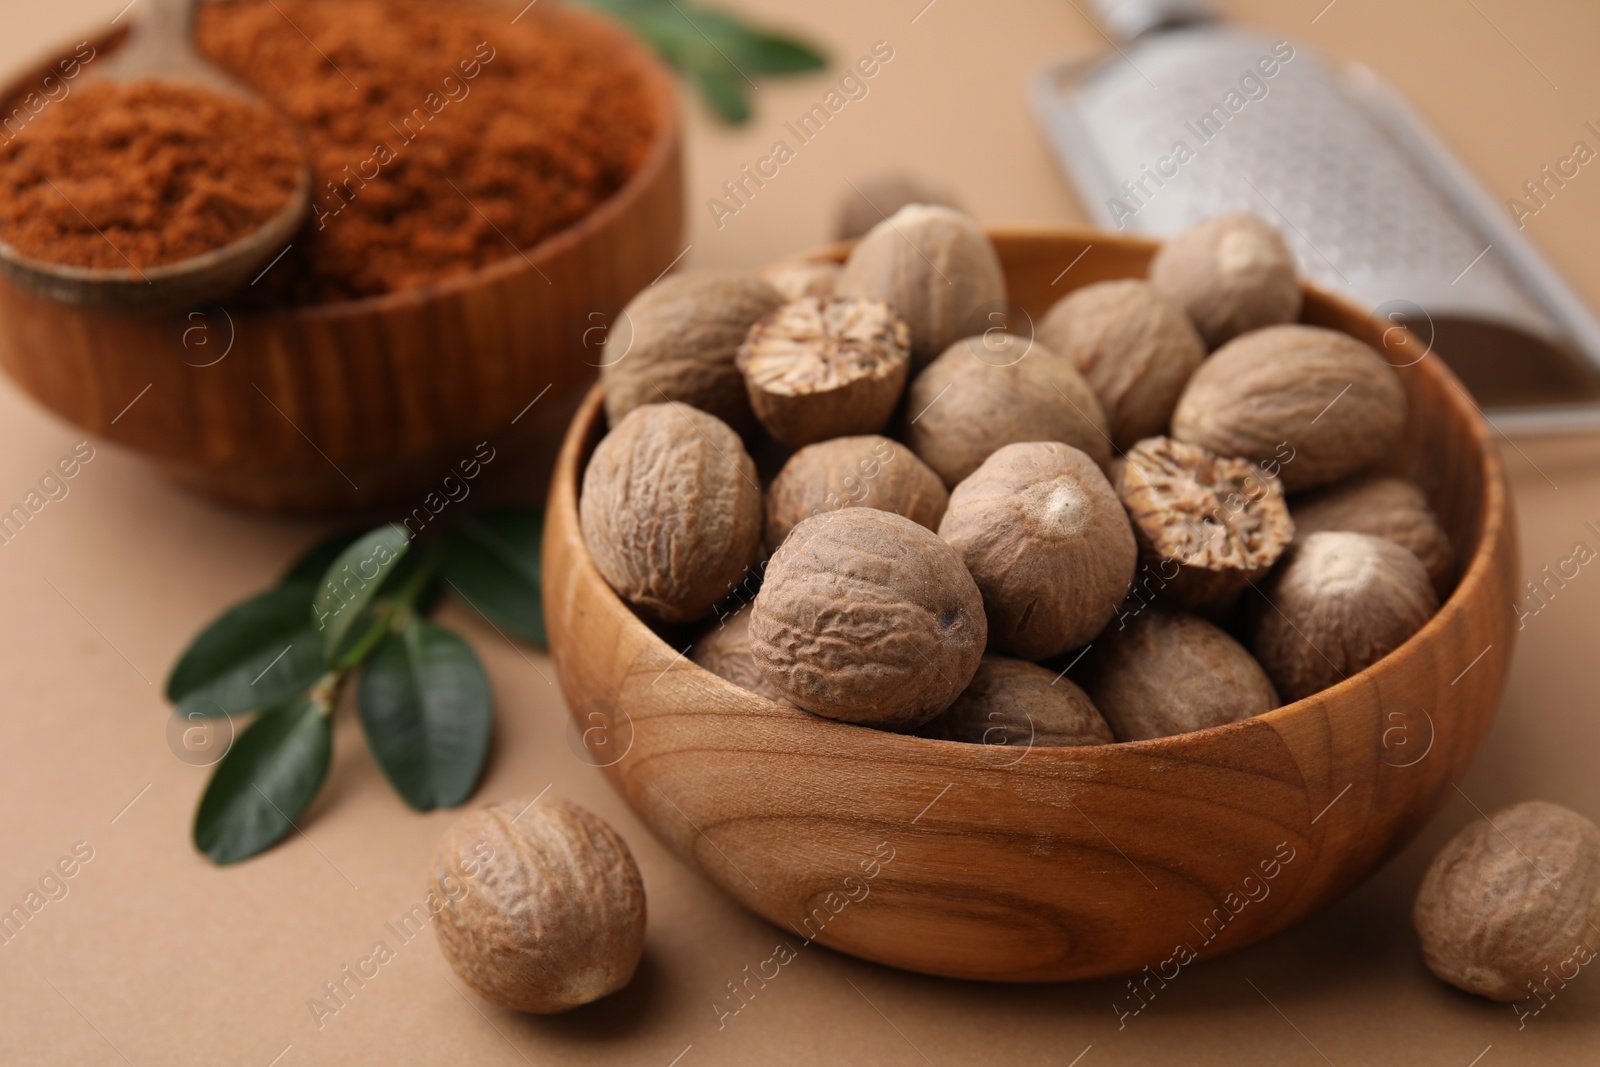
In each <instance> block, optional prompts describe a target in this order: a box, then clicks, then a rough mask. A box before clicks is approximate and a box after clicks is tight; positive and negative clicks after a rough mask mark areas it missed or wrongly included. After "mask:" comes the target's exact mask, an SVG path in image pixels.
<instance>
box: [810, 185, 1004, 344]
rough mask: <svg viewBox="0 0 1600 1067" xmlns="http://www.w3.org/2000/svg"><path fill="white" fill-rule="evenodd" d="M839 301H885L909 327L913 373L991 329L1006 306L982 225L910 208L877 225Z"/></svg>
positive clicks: (946, 212)
mask: <svg viewBox="0 0 1600 1067" xmlns="http://www.w3.org/2000/svg"><path fill="white" fill-rule="evenodd" d="M834 292H835V293H836V294H837V295H839V296H847V297H857V298H860V299H866V300H882V301H883V302H884V303H886V304H888V305H889V306H890V307H892V308H894V309H895V311H897V312H898V313H899V314H900V317H901V318H903V319H905V320H906V322H907V323H908V324H909V325H910V327H911V359H912V366H913V369H915V368H916V367H921V366H923V365H925V364H926V363H927V362H928V361H929V360H931V359H933V358H934V357H935V356H937V355H938V354H939V353H940V352H943V351H944V350H945V349H946V348H949V347H950V346H951V345H952V344H954V343H955V342H956V341H958V340H960V339H961V338H963V337H967V336H970V335H972V334H974V333H977V332H979V331H980V330H982V329H983V328H984V327H985V326H987V325H989V323H988V322H987V321H986V320H985V318H984V316H985V315H986V314H988V313H989V312H991V311H995V310H999V309H1001V308H1003V307H1004V306H1005V300H1006V281H1005V274H1004V273H1003V272H1002V271H1001V270H1000V257H999V256H998V255H997V254H996V253H995V250H994V245H992V244H990V243H989V238H988V235H987V234H985V233H984V232H983V230H982V229H981V228H980V227H979V226H978V224H977V223H976V222H973V221H972V219H970V218H968V217H967V216H966V215H963V214H962V213H961V212H959V211H954V210H952V209H950V208H947V207H936V206H930V205H927V204H911V205H909V206H907V207H904V208H901V209H900V210H899V211H897V212H895V213H894V215H893V216H892V217H891V218H888V219H885V220H884V221H882V222H880V223H878V224H877V225H875V226H874V227H873V228H872V230H871V231H870V232H869V233H868V234H867V235H866V236H865V237H863V238H862V239H861V242H860V243H859V244H857V245H856V247H855V248H854V250H852V251H851V253H850V258H849V259H847V260H846V261H845V264H844V270H843V272H841V273H840V275H839V281H838V283H837V284H836V285H835V286H834Z"/></svg>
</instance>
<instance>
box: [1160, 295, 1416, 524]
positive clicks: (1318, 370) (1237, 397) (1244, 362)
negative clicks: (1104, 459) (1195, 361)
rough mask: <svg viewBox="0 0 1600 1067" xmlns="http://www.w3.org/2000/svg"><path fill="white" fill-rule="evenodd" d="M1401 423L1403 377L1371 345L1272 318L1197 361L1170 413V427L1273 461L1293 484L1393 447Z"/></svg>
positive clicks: (1368, 460)
mask: <svg viewBox="0 0 1600 1067" xmlns="http://www.w3.org/2000/svg"><path fill="white" fill-rule="evenodd" d="M1405 422H1406V394H1405V390H1404V389H1403V388H1402V387H1401V385H1400V379H1399V378H1398V377H1396V375H1395V373H1394V371H1393V370H1392V369H1391V368H1390V366H1389V365H1388V364H1387V363H1385V362H1384V361H1383V357H1381V356H1379V355H1378V354H1377V353H1376V352H1374V351H1373V350H1372V348H1371V347H1370V346H1369V345H1365V344H1363V343H1361V342H1360V341H1358V340H1356V339H1355V338H1354V337H1351V336H1349V335H1348V334H1342V333H1338V332H1337V331H1334V330H1324V329H1321V328H1320V327H1316V326H1270V327H1268V328H1266V329H1264V330H1256V331H1255V332H1254V333H1248V334H1245V335H1244V336H1243V337H1240V338H1238V339H1237V340H1235V341H1230V342H1229V343H1228V344H1226V345H1224V346H1223V347H1222V348H1221V349H1219V350H1218V351H1217V352H1216V353H1214V354H1213V355H1212V356H1211V358H1210V359H1208V360H1206V361H1205V362H1204V363H1202V364H1200V369H1199V370H1197V371H1195V372H1194V376H1193V377H1191V378H1190V379H1189V384H1188V386H1187V387H1186V388H1185V389H1184V391H1183V396H1181V397H1179V398H1178V406H1177V408H1176V409H1175V410H1174V411H1173V413H1172V436H1173V437H1175V438H1177V439H1178V440H1180V441H1187V442H1189V443H1190V444H1196V445H1202V446H1204V447H1206V448H1209V449H1211V451H1213V452H1215V453H1217V454H1218V455H1221V456H1242V457H1244V458H1245V459H1251V460H1255V461H1257V462H1266V463H1275V464H1277V466H1278V469H1277V475H1278V477H1279V479H1281V480H1282V482H1283V487H1284V489H1285V490H1287V491H1288V492H1294V491H1296V490H1299V489H1310V488H1313V487H1315V486H1319V485H1327V484H1328V483H1330V482H1335V481H1338V480H1339V479H1340V478H1343V477H1345V476H1346V475H1348V474H1353V473H1355V472H1356V471H1358V470H1360V469H1362V468H1363V467H1366V466H1368V465H1370V464H1372V463H1374V462H1375V461H1377V460H1379V459H1381V458H1382V457H1384V456H1386V455H1388V454H1389V453H1391V452H1393V451H1394V449H1395V448H1397V447H1398V446H1399V444H1400V435H1401V432H1402V431H1403V430H1404V429H1405Z"/></svg>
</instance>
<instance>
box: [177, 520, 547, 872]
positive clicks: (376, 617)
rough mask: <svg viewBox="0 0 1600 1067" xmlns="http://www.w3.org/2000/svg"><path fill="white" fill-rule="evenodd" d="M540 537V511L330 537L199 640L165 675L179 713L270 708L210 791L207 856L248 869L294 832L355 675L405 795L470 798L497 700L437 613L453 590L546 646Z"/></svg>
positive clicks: (200, 816)
mask: <svg viewBox="0 0 1600 1067" xmlns="http://www.w3.org/2000/svg"><path fill="white" fill-rule="evenodd" d="M543 527H544V515H543V513H542V512H540V511H539V510H538V509H536V508H505V509H502V510H499V511H496V512H491V513H487V514H483V515H477V516H467V517H464V518H462V519H460V520H458V521H457V522H456V523H455V525H454V526H452V527H451V528H449V529H448V530H446V531H445V532H444V534H443V535H442V536H441V537H438V538H432V539H428V540H413V539H412V538H411V536H410V534H409V533H408V531H406V530H405V529H404V528H403V527H401V526H397V525H394V524H389V525H385V526H380V527H378V528H377V529H375V530H370V531H368V532H366V533H361V532H359V531H344V532H341V533H337V534H333V535H331V536H329V537H327V538H325V539H324V540H322V541H319V542H318V543H317V544H315V545H313V546H312V547H311V548H310V549H309V550H307V551H306V552H305V553H304V554H303V555H301V556H300V558H299V559H297V560H296V561H295V562H294V564H293V565H292V566H290V568H289V569H288V571H287V572H286V573H285V574H284V576H283V577H282V579H280V580H279V583H278V584H277V585H276V586H274V587H273V588H271V589H268V590H265V591H264V592H261V593H257V594H256V595H254V596H252V597H250V598H248V599H247V600H245V601H243V602H241V603H239V604H236V605H234V606H233V607H231V608H229V609H228V610H227V611H225V612H223V613H222V614H221V615H220V616H218V617H217V618H216V619H215V620H213V621H212V622H211V623H210V624H209V625H208V626H206V627H205V628H204V629H203V630H201V631H200V633H199V634H198V635H197V636H196V637H195V639H194V640H193V641H192V642H190V644H189V647H188V648H187V649H186V650H185V651H184V653H183V655H182V656H181V657H179V659H178V662H177V664H176V665H175V666H174V667H173V669H172V673H171V675H170V676H169V677H168V679H167V690H166V693H167V699H168V700H169V701H171V702H172V704H173V710H174V711H175V712H176V713H177V714H178V715H181V716H183V717H185V718H189V719H193V718H201V717H215V716H228V717H230V718H231V717H233V716H235V715H242V714H247V713H250V712H257V713H258V714H257V715H256V717H255V720H254V721H253V722H251V724H250V725H249V726H248V727H247V728H246V729H245V730H244V731H243V732H242V733H240V734H239V736H238V738H237V739H236V740H235V741H234V743H233V745H232V747H231V748H230V749H229V750H228V751H227V753H226V754H225V755H224V756H223V757H222V759H221V760H220V761H219V762H218V763H217V765H216V770H215V771H214V772H213V774H212V776H211V781H210V783H209V784H208V785H207V786H206V791H205V793H204V795H203V796H202V797H201V799H200V806H199V808H198V809H197V810H196V812H195V819H194V829H193V836H194V843H195V847H196V848H198V849H199V850H200V851H201V852H203V853H205V854H206V855H207V856H209V857H210V858H211V859H212V861H213V862H215V863H219V864H228V863H237V862H238V861H240V860H244V859H248V858H250V857H251V856H254V855H256V854H258V853H260V852H262V851H265V850H266V849H268V848H270V847H272V846H273V845H274V844H276V843H277V842H278V841H280V840H282V839H283V837H284V836H285V835H287V834H288V833H289V832H290V830H292V829H294V827H295V824H296V821H297V820H298V819H299V818H300V816H301V815H302V814H304V813H305V811H306V809H307V808H308V807H310V805H311V802H312V800H313V799H315V797H316V795H317V792H318V790H319V789H320V788H321V786H322V783H323V780H324V779H325V778H326V777H327V774H328V768H329V766H330V764H331V762H332V757H333V715H334V712H335V709H336V707H337V706H338V704H339V700H340V696H341V694H342V693H343V692H344V690H345V689H346V688H347V686H348V685H349V683H351V682H352V681H354V680H357V679H358V684H357V685H356V704H357V710H358V712H359V715H360V719H361V725H362V730H363V732H364V733H365V735H366V739H367V747H368V748H369V749H370V750H371V751H372V755H373V758H374V759H375V760H376V761H377V763H378V766H379V767H380V768H382V770H383V773H384V776H385V777H386V778H388V780H389V783H390V784H391V785H392V786H393V787H394V789H395V792H397V793H399V794H400V797H401V799H403V800H404V801H405V802H406V803H407V804H409V805H410V806H411V807H413V808H415V809H416V810H418V811H428V810H430V809H432V808H436V807H455V806H456V805H458V804H461V803H463V802H464V801H465V800H466V799H467V798H468V797H469V796H470V795H471V794H472V791H473V789H474V788H475V787H476V785H477V782H478V778H479V776H480V775H481V774H482V772H483V765H484V761H485V759H486V758H487V756H488V751H489V739H490V734H491V731H492V725H493V707H494V703H493V698H492V696H491V694H490V691H489V679H488V676H487V675H486V674H485V673H484V670H483V665H482V664H481V663H480V662H479V660H478V657H477V655H476V653H474V652H473V651H472V647H471V646H470V645H468V644H467V642H466V641H464V640H462V638H461V637H460V636H458V635H457V634H455V633H453V632H451V631H450V630H447V629H445V628H444V627H442V626H437V625H435V624H433V623H431V622H429V621H428V620H427V618H426V616H427V615H428V614H430V613H431V612H432V611H433V609H434V608H435V607H436V606H437V604H438V603H439V601H440V598H441V596H442V595H443V593H444V592H445V591H446V590H447V589H448V590H450V591H452V592H454V593H455V595H457V596H459V597H460V598H461V599H462V600H464V601H466V602H467V603H468V604H469V605H470V606H471V607H473V608H474V609H475V610H476V611H478V612H479V613H481V614H482V615H483V616H484V617H485V618H487V619H488V620H489V622H490V623H491V624H492V625H493V626H494V627H495V628H496V629H498V630H500V631H501V632H502V633H509V634H512V635H515V636H517V637H521V638H523V639H525V640H528V641H532V642H534V643H537V644H541V645H542V644H543V643H544V617H543V609H542V606H541V601H540V571H539V550H540V544H541V541H542V537H543Z"/></svg>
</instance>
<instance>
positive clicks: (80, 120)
mask: <svg viewBox="0 0 1600 1067" xmlns="http://www.w3.org/2000/svg"><path fill="white" fill-rule="evenodd" d="M196 3H197V0H139V8H138V9H136V11H135V14H136V21H135V22H134V24H133V26H132V27H131V29H130V30H129V32H128V35H127V37H126V39H125V40H124V41H123V43H122V44H121V46H120V47H119V48H118V49H117V50H116V51H115V52H114V53H112V54H111V55H109V56H107V57H106V58H104V59H102V60H100V61H99V63H97V64H96V65H95V68H94V70H93V73H92V76H91V77H90V78H86V79H85V80H84V82H83V83H82V84H81V85H79V86H78V87H77V88H76V89H74V90H73V91H72V92H71V94H70V95H68V96H66V97H65V98H63V99H61V100H59V101H58V102H56V103H53V104H52V105H51V106H50V108H49V110H47V111H46V112H44V113H43V114H41V115H40V116H39V118H38V120H37V121H35V122H34V123H33V124H31V125H30V126H29V127H28V129H27V131H26V132H25V133H24V134H23V135H22V136H19V137H17V138H16V139H15V140H13V141H11V142H9V143H7V144H6V145H4V146H3V147H0V274H4V275H5V276H6V277H7V278H9V279H10V280H11V281H13V282H15V283H17V284H18V285H21V286H23V287H25V288H27V289H30V290H32V291H34V292H36V293H39V294H41V295H43V296H46V297H49V298H50V299H53V300H57V301H60V302H62V303H67V304H74V305H79V306H84V307H92V308H97V309H100V310H111V311H127V312H132V313H158V312H161V311H165V310H171V309H174V308H179V307H183V306H185V305H189V304H194V303H197V302H200V301H203V300H206V299H209V298H213V297H217V296H221V295H222V294H224V293H227V292H229V291H231V290H233V289H236V288H238V287H240V286H242V285H246V284H247V283H249V282H250V281H251V280H252V279H253V278H255V277H256V276H258V274H259V272H260V271H262V270H263V269H264V268H266V267H268V266H270V264H271V263H272V262H273V261H274V260H275V258H276V257H277V256H279V255H281V254H282V253H283V252H284V251H285V250H286V248H287V247H288V246H289V244H290V241H291V240H292V239H293V236H294V233H295V231H296V230H297V229H298V228H299V227H300V225H301V223H302V222H303V221H304V219H305V217H306V214H307V212H308V210H309V208H310V202H311V170H310V166H309V163H308V160H307V155H308V153H307V149H306V147H305V142H304V139H303V138H302V136H301V133H300V131H299V129H298V128H297V127H296V126H295V125H294V123H292V122H291V121H290V120H289V119H287V118H286V117H284V116H283V115H282V114H281V113H279V112H278V111H276V110H275V109H273V108H272V107H270V106H269V105H268V104H267V103H265V102H264V101H263V100H261V99H260V98H259V97H257V96H256V95H255V94H254V92H253V91H252V90H251V89H249V88H247V87H246V86H244V85H243V84H241V83H239V82H237V81H235V80H234V79H233V78H231V77H230V76H229V75H227V74H226V73H224V72H223V71H221V70H220V69H218V68H217V67H214V66H213V65H211V64H210V63H208V62H207V61H206V60H205V59H203V58H202V57H201V56H200V54H199V53H198V52H197V51H196V50H195V48H194V46H193V43H192V36H191V30H192V26H193V20H194V10H195V7H196Z"/></svg>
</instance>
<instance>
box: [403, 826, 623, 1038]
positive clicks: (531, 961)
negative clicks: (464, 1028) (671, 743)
mask: <svg viewBox="0 0 1600 1067" xmlns="http://www.w3.org/2000/svg"><path fill="white" fill-rule="evenodd" d="M533 799H537V798H533ZM467 869H471V870H473V871H475V872H476V877H474V878H463V876H462V872H463V871H464V870H467ZM462 884H465V885H466V886H467V889H466V892H465V893H462V892H460V891H459V888H456V889H452V886H455V887H459V886H461V885H462ZM429 887H430V888H431V889H432V891H433V892H434V893H435V894H436V895H437V896H438V897H439V899H440V900H442V901H443V902H444V904H443V907H442V908H441V910H440V911H439V915H438V920H437V922H436V923H435V924H434V929H435V931H436V933H437V936H438V939H439V951H440V952H442V953H443V954H444V958H445V960H446V962H448V963H449V964H450V969H451V970H453V971H455V973H456V976H457V977H458V978H460V979H461V980H462V981H463V982H465V983H466V984H467V985H468V986H469V987H471V989H472V991H473V992H475V993H477V994H478V995H479V996H481V997H483V998H484V999H485V1000H489V1001H492V1002H493V1003H495V1004H499V1005H500V1006H502V1007H506V1008H511V1009H512V1010H514V1011H527V1012H535V1013H537V1014H541V1015H544V1014H551V1013H554V1012H561V1011H567V1010H569V1009H571V1008H575V1007H577V1006H579V1005H580V1004H588V1003H590V1002H591V1001H595V1000H598V999H600V998H601V997H603V996H606V995H607V994H609V993H614V992H616V991H617V990H619V989H621V988H622V987H623V986H625V985H627V984H628V982H629V980H630V979H631V978H632V977H633V972H634V970H635V969H636V968H637V967H638V966H639V959H640V957H641V956H642V955H643V954H644V931H645V901H644V882H643V880H642V879H641V878H640V877H639V868H638V867H637V866H635V865H634V862H633V855H632V854H631V853H630V852H629V851H628V846H627V844H626V843H625V842H624V841H623V840H622V838H621V837H620V836H618V834H617V832H616V831H615V830H613V829H612V828H611V827H609V826H607V825H606V824H605V823H604V822H603V821H602V820H601V819H600V818H598V817H597V816H595V815H593V814H591V813H589V812H588V811H585V810H584V809H583V808H580V807H578V806H577V805H576V804H570V803H560V804H538V803H532V802H530V801H529V800H521V801H503V802H501V803H498V804H491V805H489V806H487V807H483V808H479V809H477V810H476V811H472V812H469V813H467V814H466V815H464V816H462V817H461V819H460V820H458V821H457V822H456V824H455V826H453V827H452V828H451V830H450V832H449V834H447V835H446V837H445V839H444V840H443V841H442V842H440V845H439V850H438V852H437V854H436V855H435V857H434V861H433V866H432V868H431V869H430V872H429Z"/></svg>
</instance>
